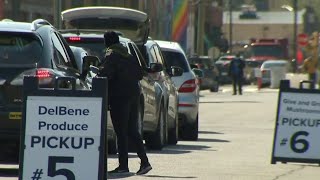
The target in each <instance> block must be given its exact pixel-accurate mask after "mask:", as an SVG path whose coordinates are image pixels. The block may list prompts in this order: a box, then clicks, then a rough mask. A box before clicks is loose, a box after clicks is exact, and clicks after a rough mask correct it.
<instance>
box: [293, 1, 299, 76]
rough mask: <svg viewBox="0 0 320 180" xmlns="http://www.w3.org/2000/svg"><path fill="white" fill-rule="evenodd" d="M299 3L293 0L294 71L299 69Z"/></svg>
mask: <svg viewBox="0 0 320 180" xmlns="http://www.w3.org/2000/svg"><path fill="white" fill-rule="evenodd" d="M297 11H298V3H297V0H293V14H294V23H293V54H294V56H293V57H294V59H295V60H294V61H293V72H296V70H297V29H298V28H297V20H298V14H297Z"/></svg>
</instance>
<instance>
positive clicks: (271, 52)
mask: <svg viewBox="0 0 320 180" xmlns="http://www.w3.org/2000/svg"><path fill="white" fill-rule="evenodd" d="M252 55H253V56H274V57H279V58H282V57H284V54H283V49H282V47H281V46H280V45H268V46H267V45H261V46H260V45H255V46H252Z"/></svg>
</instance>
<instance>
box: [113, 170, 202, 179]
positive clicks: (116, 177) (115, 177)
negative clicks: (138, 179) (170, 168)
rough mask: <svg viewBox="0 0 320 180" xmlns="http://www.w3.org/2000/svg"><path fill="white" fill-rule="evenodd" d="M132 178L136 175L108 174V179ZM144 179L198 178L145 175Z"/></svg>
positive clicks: (190, 177)
mask: <svg viewBox="0 0 320 180" xmlns="http://www.w3.org/2000/svg"><path fill="white" fill-rule="evenodd" d="M130 176H136V175H135V173H131V172H129V173H124V174H108V177H107V178H108V179H120V178H126V177H130ZM143 176H144V177H150V178H157V179H159V178H171V179H195V178H197V177H192V176H184V177H181V176H180V177H179V176H161V175H143Z"/></svg>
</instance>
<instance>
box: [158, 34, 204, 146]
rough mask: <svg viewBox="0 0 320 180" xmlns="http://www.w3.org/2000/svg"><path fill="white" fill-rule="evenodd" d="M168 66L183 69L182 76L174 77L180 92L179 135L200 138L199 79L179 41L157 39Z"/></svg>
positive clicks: (184, 137) (185, 137)
mask: <svg viewBox="0 0 320 180" xmlns="http://www.w3.org/2000/svg"><path fill="white" fill-rule="evenodd" d="M156 42H157V43H158V45H159V46H160V48H161V51H162V54H163V56H164V58H165V59H166V62H167V63H168V66H169V67H170V66H178V67H180V68H182V69H183V74H182V76H177V77H172V80H173V82H174V84H175V86H176V88H177V89H178V92H179V137H180V138H182V139H185V140H197V139H198V127H199V121H198V119H199V91H200V88H199V80H198V77H197V76H196V74H195V73H194V72H193V70H192V69H191V67H190V64H189V62H188V60H187V57H186V55H185V52H184V50H183V49H182V48H181V46H180V45H179V43H177V42H171V41H160V40H156Z"/></svg>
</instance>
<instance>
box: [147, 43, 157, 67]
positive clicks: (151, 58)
mask: <svg viewBox="0 0 320 180" xmlns="http://www.w3.org/2000/svg"><path fill="white" fill-rule="evenodd" d="M149 52H150V53H149V54H148V56H149V64H150V63H157V61H158V60H157V55H156V51H155V50H154V47H153V46H152V47H151V48H150V50H149Z"/></svg>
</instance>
